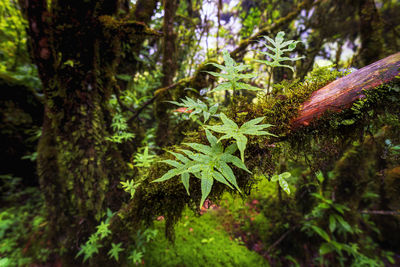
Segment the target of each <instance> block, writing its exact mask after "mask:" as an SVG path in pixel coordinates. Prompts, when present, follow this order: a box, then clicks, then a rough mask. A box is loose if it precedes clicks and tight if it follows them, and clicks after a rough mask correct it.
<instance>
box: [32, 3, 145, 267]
mask: <svg viewBox="0 0 400 267" xmlns="http://www.w3.org/2000/svg"><path fill="white" fill-rule="evenodd" d="M118 4H119V2H118V1H117V0H115V1H109V0H101V1H98V0H88V1H69V0H64V1H61V0H60V1H51V3H50V4H49V3H48V2H47V1H45V0H30V1H26V5H25V6H24V11H25V12H26V16H27V18H28V22H29V30H28V34H29V37H30V46H31V54H32V58H33V61H34V63H35V64H36V65H37V66H38V69H39V75H40V78H41V80H42V83H43V91H44V95H45V100H44V102H45V103H44V104H45V116H44V123H43V131H42V136H41V139H40V141H39V146H38V175H39V179H40V186H41V190H42V192H43V193H44V196H45V203H46V208H47V212H48V223H49V234H50V237H49V238H50V240H51V242H52V246H53V247H54V248H58V249H60V254H63V256H62V260H63V262H64V263H65V264H66V265H69V264H72V263H71V262H72V261H73V259H74V257H75V254H76V252H77V249H78V247H79V246H80V245H81V244H82V243H83V242H84V241H86V238H87V237H88V235H89V233H91V232H93V231H94V227H95V225H97V224H98V220H99V219H100V218H101V216H102V215H103V213H104V211H105V209H106V208H111V209H112V210H115V209H117V208H119V206H120V202H121V201H120V199H119V198H120V197H119V196H120V195H121V194H120V193H116V189H117V187H116V185H117V184H118V183H119V179H120V178H121V176H122V175H121V174H122V173H123V172H124V167H123V165H122V163H123V162H122V160H121V157H120V155H119V153H118V151H117V149H116V147H115V145H114V144H112V143H110V142H109V141H106V137H107V136H109V135H110V129H109V126H108V125H110V115H109V114H110V113H109V108H108V100H109V98H110V96H111V92H112V90H113V86H114V84H115V78H114V75H115V73H116V66H117V64H118V58H119V51H120V42H121V39H122V38H121V36H120V33H121V31H122V30H124V33H127V32H128V33H129V34H135V32H139V31H142V30H143V28H144V27H145V26H143V25H142V24H135V23H134V22H129V23H128V22H127V23H126V24H123V23H124V22H125V21H122V20H121V21H118V20H116V19H115V18H113V17H112V16H113V15H114V14H115V13H116V12H117V7H118Z"/></svg>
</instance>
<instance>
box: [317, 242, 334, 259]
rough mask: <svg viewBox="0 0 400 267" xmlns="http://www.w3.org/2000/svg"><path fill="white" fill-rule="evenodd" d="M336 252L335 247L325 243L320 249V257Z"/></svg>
mask: <svg viewBox="0 0 400 267" xmlns="http://www.w3.org/2000/svg"><path fill="white" fill-rule="evenodd" d="M334 250H335V247H334V246H332V245H331V244H330V243H323V244H322V245H321V246H320V248H319V255H321V256H323V255H325V254H328V253H331V252H332V251H334Z"/></svg>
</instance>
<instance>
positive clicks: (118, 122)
mask: <svg viewBox="0 0 400 267" xmlns="http://www.w3.org/2000/svg"><path fill="white" fill-rule="evenodd" d="M111 128H112V129H113V131H114V132H115V133H114V134H113V135H112V136H111V137H106V140H108V141H111V142H114V143H119V144H120V143H122V142H123V141H128V140H130V139H132V138H134V137H135V135H134V134H133V133H129V132H128V131H127V130H128V123H127V122H126V119H125V118H124V117H123V116H122V115H121V114H116V115H115V116H114V117H113V118H112V123H111Z"/></svg>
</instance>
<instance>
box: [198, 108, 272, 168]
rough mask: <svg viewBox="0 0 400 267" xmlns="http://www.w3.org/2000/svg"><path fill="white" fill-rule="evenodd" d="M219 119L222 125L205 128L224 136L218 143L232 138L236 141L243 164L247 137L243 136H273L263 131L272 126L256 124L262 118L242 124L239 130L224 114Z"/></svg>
mask: <svg viewBox="0 0 400 267" xmlns="http://www.w3.org/2000/svg"><path fill="white" fill-rule="evenodd" d="M220 119H221V120H222V122H223V125H213V126H205V127H206V128H207V129H210V130H212V131H214V132H217V133H223V134H224V135H223V136H221V137H220V138H219V141H220V140H223V139H230V138H234V139H235V140H236V144H237V147H238V149H239V151H240V157H241V159H242V161H243V162H244V150H245V149H246V145H247V137H246V136H245V134H246V135H273V134H271V133H269V132H267V131H263V130H264V129H265V128H268V127H270V126H272V125H271V124H257V123H260V122H261V121H262V120H263V119H264V117H260V118H256V119H253V120H251V121H248V122H246V123H244V124H243V125H242V126H241V127H240V128H239V127H238V125H237V124H236V123H235V122H234V121H233V120H231V119H229V118H228V117H227V116H226V115H225V114H224V113H221V114H220ZM273 136H275V135H273Z"/></svg>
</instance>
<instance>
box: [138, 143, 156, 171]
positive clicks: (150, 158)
mask: <svg viewBox="0 0 400 267" xmlns="http://www.w3.org/2000/svg"><path fill="white" fill-rule="evenodd" d="M155 158H156V156H155V155H150V154H149V147H148V146H145V147H144V151H143V154H141V153H136V154H135V158H134V160H133V162H134V163H135V165H134V166H136V167H145V168H148V167H150V165H151V163H153V162H154V159H155Z"/></svg>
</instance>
